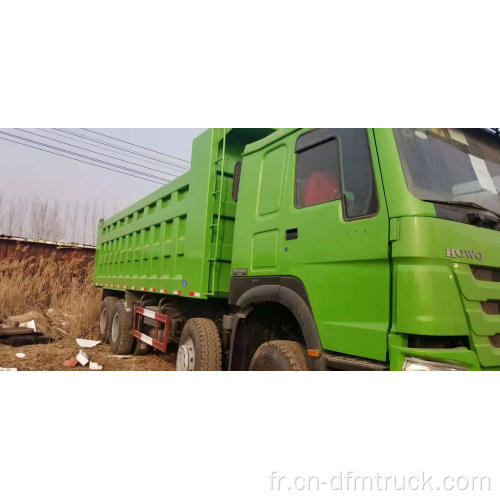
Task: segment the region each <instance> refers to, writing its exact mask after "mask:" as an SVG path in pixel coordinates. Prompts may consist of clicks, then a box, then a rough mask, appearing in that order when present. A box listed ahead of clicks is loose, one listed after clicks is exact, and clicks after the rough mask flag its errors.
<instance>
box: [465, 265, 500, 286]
mask: <svg viewBox="0 0 500 500" xmlns="http://www.w3.org/2000/svg"><path fill="white" fill-rule="evenodd" d="M470 268H471V271H472V274H473V276H474V278H476V279H477V280H479V281H495V282H497V283H498V282H500V270H498V269H490V268H488V267H478V266H470Z"/></svg>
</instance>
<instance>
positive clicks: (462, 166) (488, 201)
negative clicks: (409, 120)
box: [394, 128, 500, 213]
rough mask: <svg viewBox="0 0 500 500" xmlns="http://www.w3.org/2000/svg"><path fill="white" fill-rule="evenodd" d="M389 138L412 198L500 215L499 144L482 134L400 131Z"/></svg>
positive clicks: (445, 130) (473, 131)
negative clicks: (463, 205) (462, 204)
mask: <svg viewBox="0 0 500 500" xmlns="http://www.w3.org/2000/svg"><path fill="white" fill-rule="evenodd" d="M394 136H395V138H396V142H397V145H398V149H399V154H400V156H401V161H402V164H403V168H404V171H405V176H406V181H407V183H408V187H409V188H410V190H411V191H412V193H413V194H414V195H415V196H417V197H418V198H420V199H422V200H434V201H443V202H467V203H476V204H478V205H481V206H482V207H484V208H486V209H488V210H492V211H493V212H496V213H500V195H499V193H500V139H499V137H498V136H495V135H494V134H491V133H489V132H487V131H485V130H482V129H452V128H402V129H394Z"/></svg>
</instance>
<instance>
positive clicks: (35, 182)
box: [0, 128, 205, 242]
mask: <svg viewBox="0 0 500 500" xmlns="http://www.w3.org/2000/svg"><path fill="white" fill-rule="evenodd" d="M65 130H67V131H70V132H72V133H77V134H81V135H85V136H86V137H89V138H91V139H95V140H99V141H102V142H106V143H109V144H115V145H116V146H119V147H122V148H125V149H130V150H133V151H137V152H139V153H141V154H144V155H147V156H152V157H155V158H159V159H161V160H163V161H171V162H173V163H176V164H178V165H183V166H185V167H187V166H188V164H187V163H185V162H182V161H178V160H173V159H170V158H167V157H165V156H162V155H159V154H156V153H152V152H151V151H146V150H143V149H141V148H138V147H134V146H131V145H129V144H125V143H120V142H117V141H113V140H112V139H109V138H106V137H103V136H100V135H97V134H93V133H92V132H90V131H89V130H82V129H65ZM90 130H94V131H95V132H99V133H102V134H106V135H108V136H112V137H114V138H118V139H122V140H124V141H128V142H130V143H134V144H137V145H139V146H144V147H146V148H150V149H153V150H156V151H159V152H162V153H166V154H169V155H173V156H176V157H179V158H183V159H185V160H188V161H190V159H191V146H192V141H193V139H194V138H195V137H196V136H197V135H199V134H200V133H202V132H203V130H205V129H187V128H184V129H90ZM0 131H2V132H6V133H9V134H14V135H17V136H22V137H25V138H27V139H30V140H32V141H38V142H42V143H45V144H50V145H52V146H56V147H58V148H62V149H65V150H71V151H75V152H77V153H79V154H82V155H87V156H90V157H92V158H93V159H95V158H97V159H100V160H103V161H107V162H110V163H115V164H118V165H121V166H124V167H127V168H130V169H134V170H140V171H145V172H149V173H150V174H153V175H157V176H161V177H165V176H168V175H169V174H170V176H171V175H172V174H173V175H175V176H177V175H179V174H180V173H181V172H182V170H181V169H178V168H175V167H172V166H171V165H166V164H165V163H159V162H155V161H150V160H149V159H147V158H144V157H141V156H136V155H130V154H129V153H127V152H125V151H118V150H115V149H112V150H111V151H110V150H109V149H110V148H108V146H103V145H101V146H102V147H99V146H100V145H99V144H97V143H95V142H93V141H87V142H88V144H84V143H83V142H81V141H80V142H78V141H79V138H77V137H76V136H71V134H68V133H65V132H60V131H58V130H54V129H25V131H21V130H19V129H5V128H4V129H0ZM55 133H60V134H61V136H58V135H55ZM34 134H39V135H43V136H46V137H51V138H52V139H53V140H50V139H46V138H44V137H40V136H36V135H34ZM3 137H4V138H7V139H11V140H14V141H19V139H17V138H15V137H12V136H5V135H3V134H0V173H1V187H0V195H2V194H3V197H4V202H3V210H2V211H3V213H2V214H0V216H1V217H0V222H1V221H2V217H3V228H2V227H0V232H2V231H4V232H7V231H8V229H6V224H7V220H10V219H12V217H9V215H8V212H7V210H6V206H7V203H8V202H10V201H9V200H10V199H15V200H18V201H19V200H20V199H21V198H23V199H24V200H26V201H23V203H20V204H19V206H20V208H24V207H26V210H27V211H28V212H29V201H30V200H32V199H33V198H38V199H40V200H41V201H50V202H54V201H55V200H57V201H58V203H59V207H60V208H59V211H62V210H63V208H64V207H66V206H69V205H71V206H73V205H74V204H75V202H76V201H78V202H79V204H80V207H83V206H84V205H85V204H87V203H88V205H89V207H91V208H90V209H92V208H93V207H94V206H97V207H98V210H99V212H100V213H102V211H103V210H104V211H105V214H106V215H111V214H112V213H114V212H115V211H118V210H121V209H122V208H125V207H126V206H128V205H130V204H131V203H133V202H135V201H137V200H139V199H140V198H142V197H144V196H146V195H147V194H149V193H151V192H153V191H155V190H156V189H158V188H159V187H161V185H160V184H154V183H152V182H147V181H145V180H141V179H137V178H134V177H129V176H126V175H122V174H118V173H114V172H111V171H109V170H105V169H102V168H98V167H96V166H92V165H88V164H85V163H81V162H79V161H77V160H73V159H68V158H63V157H61V156H56V155H54V154H51V153H47V152H43V151H39V150H36V149H32V148H30V147H26V146H24V145H19V144H14V143H11V142H7V141H5V140H2V139H1V138H3ZM56 140H58V141H63V142H66V143H69V144H71V145H72V146H68V145H66V144H62V143H61V142H56ZM82 140H83V139H82ZM19 142H23V141H19ZM29 144H30V145H32V146H36V147H40V145H38V144H34V143H29ZM76 146H79V147H81V148H86V149H89V150H92V151H93V152H89V151H83V150H81V149H78V148H77V147H76ZM103 148H108V150H105V149H103ZM45 149H47V148H45ZM57 152H59V153H62V154H66V153H64V152H61V151H57ZM99 152H100V153H102V154H105V155H110V156H114V157H116V158H120V159H122V160H127V161H130V162H133V163H136V164H138V165H141V167H144V166H145V167H147V166H149V167H152V168H153V169H155V170H159V171H160V172H158V171H155V170H147V169H144V168H141V167H138V166H137V165H132V164H130V163H126V162H123V161H118V160H116V159H112V158H109V157H105V156H102V155H99V154H97V153H99ZM82 159H84V158H82ZM84 160H85V159H84ZM90 161H92V160H90ZM101 165H102V164H101ZM104 166H109V165H104ZM163 171H164V172H165V174H163V173H162V172H163ZM82 210H83V209H82V208H80V212H82ZM63 217H64V215H63V214H61V224H63V222H62V219H63ZM82 224H83V222H82ZM0 225H1V224H0ZM87 226H88V224H87ZM29 228H30V224H29V223H28V222H27V223H26V224H25V226H24V228H23V229H22V230H20V232H22V233H25V234H15V236H31V237H35V235H33V234H29V231H30V229H29ZM10 232H15V229H12V228H11V229H10ZM37 237H39V236H37ZM71 237H72V236H71V235H69V234H68V230H66V231H65V235H64V236H59V238H60V239H63V238H64V239H66V240H68V238H71ZM73 238H75V241H76V240H82V239H83V237H82V236H78V235H77V236H75V235H73ZM44 239H50V238H49V237H46V238H44ZM85 240H86V241H87V242H92V241H90V240H89V236H88V235H87V236H86V237H85Z"/></svg>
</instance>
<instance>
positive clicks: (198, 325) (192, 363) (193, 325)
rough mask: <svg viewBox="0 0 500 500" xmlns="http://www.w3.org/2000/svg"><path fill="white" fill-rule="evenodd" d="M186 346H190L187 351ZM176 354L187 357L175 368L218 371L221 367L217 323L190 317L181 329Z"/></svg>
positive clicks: (220, 348) (220, 349)
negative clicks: (184, 361)
mask: <svg viewBox="0 0 500 500" xmlns="http://www.w3.org/2000/svg"><path fill="white" fill-rule="evenodd" d="M186 346H190V349H192V351H190V352H189V353H187V352H186ZM177 356H178V357H179V356H183V359H186V360H187V359H188V358H189V362H188V361H186V363H184V364H179V363H178V366H177V369H178V370H179V369H181V370H194V371H218V370H221V369H222V347H221V342H220V337H219V330H218V329H217V325H216V324H215V323H214V322H213V321H212V320H210V319H206V318H191V319H189V320H188V321H187V322H186V324H185V325H184V328H183V329H182V334H181V338H180V340H179V349H178V350H177Z"/></svg>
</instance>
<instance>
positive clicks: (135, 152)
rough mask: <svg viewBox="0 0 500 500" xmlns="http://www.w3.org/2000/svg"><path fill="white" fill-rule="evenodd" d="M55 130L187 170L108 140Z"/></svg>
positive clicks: (61, 129) (64, 130) (62, 129)
mask: <svg viewBox="0 0 500 500" xmlns="http://www.w3.org/2000/svg"><path fill="white" fill-rule="evenodd" d="M55 130H59V131H60V132H64V133H66V134H70V135H74V136H76V137H80V138H82V139H88V140H90V141H94V142H98V143H99V144H104V145H105V146H111V147H112V148H115V149H119V150H121V151H126V152H127V153H133V154H136V155H138V156H142V157H144V158H149V159H150V160H155V161H158V162H160V163H165V164H166V165H171V166H173V167H177V168H180V169H182V170H184V171H186V170H189V167H184V166H182V165H177V164H175V163H172V162H169V161H166V160H160V159H159V158H154V157H153V156H148V155H143V154H142V153H138V152H137V151H132V150H130V149H125V148H121V147H119V146H115V145H114V144H109V142H102V141H99V140H97V139H92V138H91V137H89V136H87V135H81V134H77V133H76V132H70V131H69V130H66V129H64V128H56V129H55Z"/></svg>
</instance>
